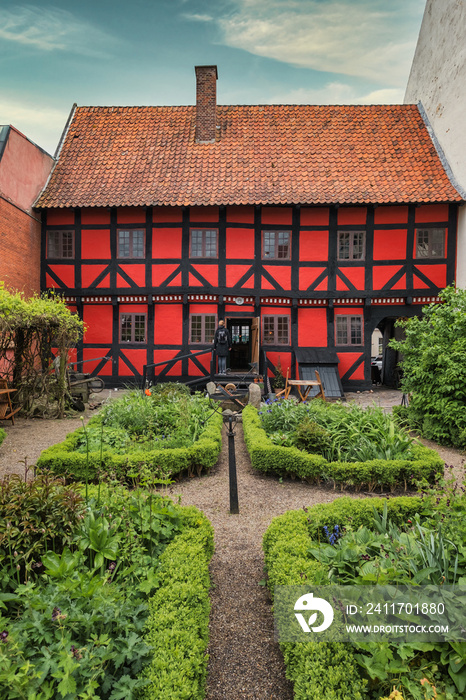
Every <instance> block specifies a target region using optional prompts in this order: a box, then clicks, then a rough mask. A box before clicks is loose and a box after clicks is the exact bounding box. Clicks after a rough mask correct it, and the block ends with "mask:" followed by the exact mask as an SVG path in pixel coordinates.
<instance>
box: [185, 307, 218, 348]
mask: <svg viewBox="0 0 466 700" xmlns="http://www.w3.org/2000/svg"><path fill="white" fill-rule="evenodd" d="M189 320H190V326H191V329H190V338H191V343H204V344H208V343H213V342H214V335H215V328H216V325H217V317H216V316H215V314H191V316H190V318H189Z"/></svg>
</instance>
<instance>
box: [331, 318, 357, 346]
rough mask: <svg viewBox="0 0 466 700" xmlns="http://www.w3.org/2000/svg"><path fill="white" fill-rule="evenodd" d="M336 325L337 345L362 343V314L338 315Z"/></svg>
mask: <svg viewBox="0 0 466 700" xmlns="http://www.w3.org/2000/svg"><path fill="white" fill-rule="evenodd" d="M335 325H336V344H337V345H362V316H350V315H344V316H343V315H341V316H336V317H335Z"/></svg>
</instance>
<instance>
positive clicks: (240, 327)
mask: <svg viewBox="0 0 466 700" xmlns="http://www.w3.org/2000/svg"><path fill="white" fill-rule="evenodd" d="M252 322H253V319H252V318H229V319H227V328H228V330H229V331H230V334H231V352H230V370H231V371H232V372H249V370H250V362H251V347H252V342H251V341H252Z"/></svg>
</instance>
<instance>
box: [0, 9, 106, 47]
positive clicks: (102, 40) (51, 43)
mask: <svg viewBox="0 0 466 700" xmlns="http://www.w3.org/2000/svg"><path fill="white" fill-rule="evenodd" d="M1 40H3V41H8V42H14V43H17V44H21V45H22V46H28V47H31V48H35V49H38V50H39V51H47V52H49V51H71V52H72V53H77V54H81V55H85V56H91V57H102V56H104V55H106V53H107V49H108V48H109V47H110V46H111V40H110V36H109V35H107V34H105V32H103V31H102V30H100V29H98V28H97V27H95V26H93V25H92V24H90V23H89V22H86V21H84V20H81V19H79V18H78V17H76V16H75V15H73V14H72V13H71V12H68V11H67V10H61V9H59V8H51V7H49V8H40V7H36V6H34V5H19V6H17V7H15V8H10V9H0V41H1ZM119 41H120V40H119ZM96 47H98V48H96Z"/></svg>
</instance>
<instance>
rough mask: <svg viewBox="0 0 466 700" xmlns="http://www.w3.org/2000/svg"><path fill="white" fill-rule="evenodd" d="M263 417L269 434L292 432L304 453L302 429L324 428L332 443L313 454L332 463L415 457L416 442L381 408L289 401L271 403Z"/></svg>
mask: <svg viewBox="0 0 466 700" xmlns="http://www.w3.org/2000/svg"><path fill="white" fill-rule="evenodd" d="M260 415H261V420H262V425H263V427H264V430H265V431H266V433H270V432H271V431H273V430H277V429H278V427H280V430H282V431H284V432H286V431H287V430H288V431H290V432H292V433H293V436H294V437H295V440H294V442H295V444H296V446H297V447H299V448H300V449H303V447H302V446H300V445H298V444H297V442H296V440H297V439H298V438H297V431H298V430H302V428H300V426H301V425H302V424H303V423H304V424H306V423H309V422H311V423H314V424H316V425H318V426H320V427H321V428H322V429H323V430H325V431H326V432H327V435H328V437H329V439H328V440H325V441H324V442H322V444H321V449H318V450H309V451H311V452H313V451H316V452H319V453H321V454H323V456H324V457H325V458H326V459H327V461H329V462H335V461H340V462H367V461H369V460H371V459H411V457H412V451H413V446H414V440H413V438H412V437H410V435H408V434H407V433H406V432H405V431H404V430H400V429H399V428H397V426H396V425H395V423H394V422H393V420H392V419H391V418H390V416H388V415H387V414H385V413H384V412H383V411H382V410H381V409H380V408H377V407H372V408H367V409H364V408H362V407H361V406H358V405H356V404H342V403H334V404H329V403H327V402H325V401H322V400H321V399H314V400H313V401H311V403H309V404H307V403H304V402H303V403H300V404H297V403H295V401H293V400H291V399H288V400H282V401H274V402H271V403H270V404H269V405H268V407H267V409H266V410H265V411H261V412H260ZM322 435H323V433H322ZM324 443H325V444H324ZM301 445H304V443H303V442H301ZM304 449H305V448H304Z"/></svg>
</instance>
